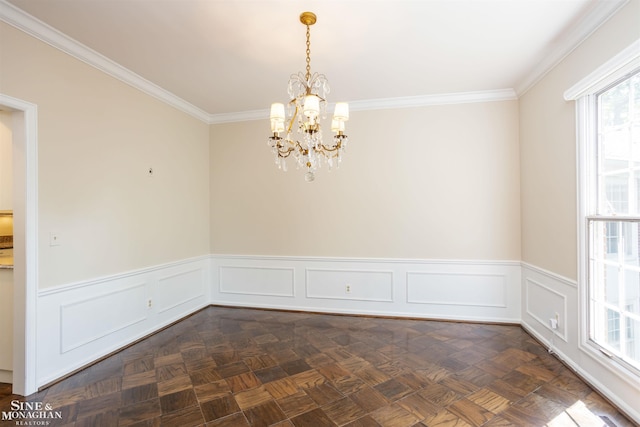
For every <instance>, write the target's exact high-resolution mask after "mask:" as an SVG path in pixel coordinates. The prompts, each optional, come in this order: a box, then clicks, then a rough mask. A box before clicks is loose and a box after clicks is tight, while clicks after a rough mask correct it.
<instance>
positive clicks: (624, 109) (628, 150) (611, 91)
mask: <svg viewBox="0 0 640 427" xmlns="http://www.w3.org/2000/svg"><path fill="white" fill-rule="evenodd" d="M583 102H584V103H586V104H587V105H586V111H587V112H588V113H587V114H585V118H584V119H586V122H587V125H586V126H585V128H584V129H586V132H587V133H591V135H590V136H589V135H587V138H585V141H587V142H588V143H589V144H590V147H587V149H586V150H585V152H586V153H587V154H586V157H583V160H584V161H585V163H586V164H587V165H588V167H587V168H586V169H587V170H588V172H587V175H588V176H586V177H585V178H586V179H584V183H583V188H582V189H581V190H582V194H583V195H584V196H585V198H586V199H587V200H586V203H584V218H585V219H586V230H585V231H586V233H587V236H588V237H587V239H586V244H587V248H586V255H587V260H588V261H587V287H586V291H587V310H586V314H587V329H588V330H587V339H588V341H589V343H590V344H592V345H593V346H595V347H596V348H598V349H600V350H601V351H602V352H603V353H605V354H606V355H608V356H609V357H611V358H614V359H616V360H618V361H619V362H620V363H622V364H624V365H626V366H627V367H629V368H631V370H633V371H635V372H636V373H640V71H639V70H637V69H636V70H634V71H633V72H631V73H629V74H627V75H625V76H623V77H621V78H619V79H618V80H616V81H614V82H613V83H612V84H611V85H609V86H608V87H605V88H603V89H601V90H599V91H597V92H594V93H592V94H591V95H589V96H587V97H586V98H585V100H584V101H583ZM583 142H584V141H583Z"/></svg>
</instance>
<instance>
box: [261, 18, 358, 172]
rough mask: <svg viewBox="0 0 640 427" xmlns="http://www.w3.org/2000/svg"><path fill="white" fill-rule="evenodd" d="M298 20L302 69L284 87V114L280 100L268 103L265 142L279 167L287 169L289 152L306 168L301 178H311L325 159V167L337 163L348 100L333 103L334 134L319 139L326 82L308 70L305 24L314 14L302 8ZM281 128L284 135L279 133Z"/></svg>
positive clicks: (343, 141) (344, 137)
mask: <svg viewBox="0 0 640 427" xmlns="http://www.w3.org/2000/svg"><path fill="white" fill-rule="evenodd" d="M300 22H301V23H302V24H304V25H305V26H306V27H307V50H306V60H307V69H306V73H304V74H303V73H302V72H298V73H297V74H292V75H291V77H290V78H289V85H288V87H287V91H288V93H289V98H290V99H291V100H290V101H289V103H288V104H287V108H286V115H285V106H284V104H281V103H274V104H271V114H270V119H271V132H272V135H271V136H270V137H269V139H268V144H269V146H270V147H271V150H272V152H273V154H274V156H275V161H276V165H277V166H278V168H279V169H282V170H285V171H286V170H287V164H286V159H287V158H288V157H289V156H291V155H292V154H293V157H294V158H295V160H296V163H297V166H298V167H303V168H306V169H307V172H306V173H305V180H306V181H307V182H311V181H313V180H314V179H315V172H316V170H317V168H318V167H320V165H321V163H323V162H326V163H327V165H328V166H329V168H332V167H333V166H336V167H338V166H339V165H340V162H341V160H342V154H343V152H344V149H345V147H346V145H347V142H348V138H347V135H345V133H344V129H345V122H346V121H347V120H349V104H347V103H344V102H338V103H336V105H335V110H334V114H333V119H332V120H331V131H332V132H335V135H333V138H332V140H331V142H328V143H327V144H325V143H324V142H323V140H322V128H321V126H320V119H325V118H326V115H327V94H329V82H328V81H327V78H326V77H325V75H324V74H318V73H313V74H311V42H310V38H311V31H310V29H309V27H310V26H311V25H313V24H315V23H316V15H315V14H314V13H312V12H303V13H302V14H301V15H300ZM285 123H286V128H285ZM294 126H295V132H293V131H294ZM283 132H284V137H282V136H280V134H281V133H283Z"/></svg>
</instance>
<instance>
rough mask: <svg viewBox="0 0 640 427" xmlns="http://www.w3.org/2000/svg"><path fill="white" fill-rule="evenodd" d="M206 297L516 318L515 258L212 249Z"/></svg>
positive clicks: (295, 306)
mask: <svg viewBox="0 0 640 427" xmlns="http://www.w3.org/2000/svg"><path fill="white" fill-rule="evenodd" d="M211 260H212V262H211V279H212V289H211V296H212V299H211V303H212V304H218V305H228V306H242V307H257V308H274V309H285V310H303V311H317V312H330V313H344V314H365V315H382V316H399V317H419V318H438V319H449V320H470V321H485V322H506V323H520V307H521V294H520V289H521V287H520V281H521V279H520V262H519V261H464V260H398V259H346V258H307V257H304V258H303V257H275V256H270V257H265V256H240V255H238V256H235V255H212V257H211Z"/></svg>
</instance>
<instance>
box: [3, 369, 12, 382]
mask: <svg viewBox="0 0 640 427" xmlns="http://www.w3.org/2000/svg"><path fill="white" fill-rule="evenodd" d="M0 383H7V384H13V372H12V371H6V370H4V369H0Z"/></svg>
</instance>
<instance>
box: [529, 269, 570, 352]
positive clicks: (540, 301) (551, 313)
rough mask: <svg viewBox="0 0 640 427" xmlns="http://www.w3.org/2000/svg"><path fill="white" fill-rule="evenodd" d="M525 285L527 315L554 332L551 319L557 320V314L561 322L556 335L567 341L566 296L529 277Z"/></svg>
mask: <svg viewBox="0 0 640 427" xmlns="http://www.w3.org/2000/svg"><path fill="white" fill-rule="evenodd" d="M524 283H525V307H526V313H527V314H528V315H529V316H531V317H532V318H534V319H535V320H537V321H538V322H539V323H540V324H541V325H542V326H544V327H545V328H546V329H548V330H549V331H552V329H551V326H550V325H549V319H551V318H555V315H556V313H557V314H558V315H559V317H560V322H559V324H558V329H557V330H556V334H557V335H558V336H560V337H561V338H562V339H563V340H564V341H567V335H566V334H567V331H566V327H565V325H566V321H567V319H568V317H567V297H566V295H564V294H562V293H561V292H559V291H557V290H554V289H553V288H551V287H550V286H547V285H544V284H542V283H541V282H538V281H536V280H533V279H532V278H529V277H527V278H526V279H525V280H524Z"/></svg>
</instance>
